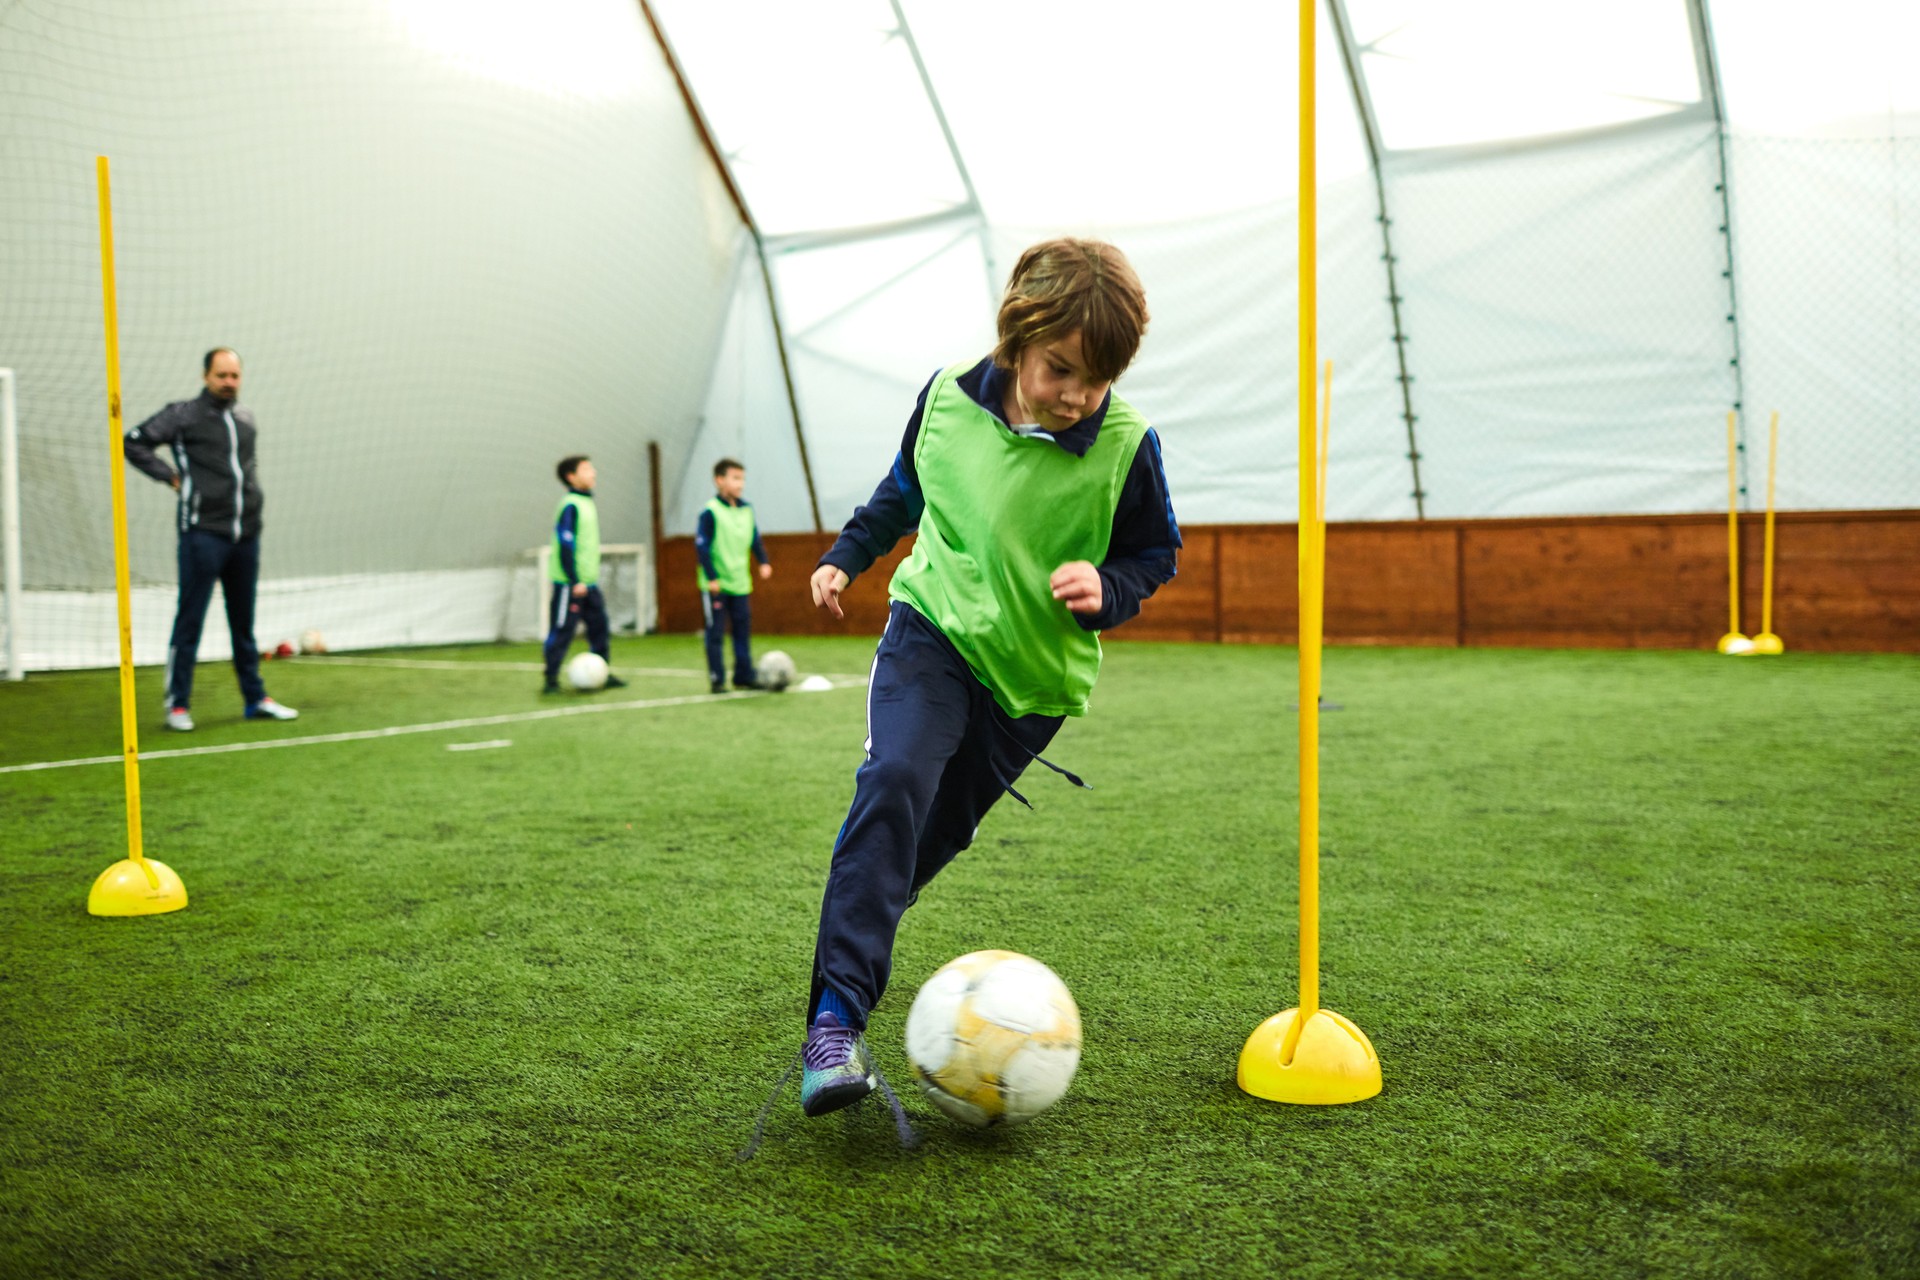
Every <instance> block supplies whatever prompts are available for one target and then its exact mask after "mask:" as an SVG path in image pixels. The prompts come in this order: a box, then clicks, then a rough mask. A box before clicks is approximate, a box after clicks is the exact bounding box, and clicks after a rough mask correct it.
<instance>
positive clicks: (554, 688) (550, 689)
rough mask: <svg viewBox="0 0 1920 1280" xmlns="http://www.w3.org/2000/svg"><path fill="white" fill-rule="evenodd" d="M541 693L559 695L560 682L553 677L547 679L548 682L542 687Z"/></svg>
mask: <svg viewBox="0 0 1920 1280" xmlns="http://www.w3.org/2000/svg"><path fill="white" fill-rule="evenodd" d="M540 692H542V693H558V692H560V682H559V681H558V680H555V679H554V678H553V677H551V676H549V677H547V682H546V683H545V684H543V685H541V686H540Z"/></svg>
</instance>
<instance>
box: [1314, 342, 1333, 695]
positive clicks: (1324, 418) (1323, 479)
mask: <svg viewBox="0 0 1920 1280" xmlns="http://www.w3.org/2000/svg"><path fill="white" fill-rule="evenodd" d="M1332 426H1333V361H1331V360H1329V361H1327V363H1326V374H1325V377H1324V378H1323V379H1322V382H1321V392H1320V441H1319V445H1318V447H1317V448H1316V450H1315V452H1314V476H1315V477H1316V487H1315V490H1314V495H1315V496H1314V509H1313V562H1314V580H1315V582H1316V583H1318V590H1319V592H1320V620H1321V631H1322V635H1323V638H1324V633H1325V630H1326V617H1327V436H1328V434H1329V432H1330V431H1331V429H1332ZM1320 675H1321V683H1322V684H1324V683H1325V681H1326V664H1325V663H1324V662H1323V663H1322V664H1321V672H1320ZM1323 695H1324V690H1323V689H1321V688H1319V687H1316V688H1315V690H1314V701H1315V703H1321V702H1322V699H1323Z"/></svg>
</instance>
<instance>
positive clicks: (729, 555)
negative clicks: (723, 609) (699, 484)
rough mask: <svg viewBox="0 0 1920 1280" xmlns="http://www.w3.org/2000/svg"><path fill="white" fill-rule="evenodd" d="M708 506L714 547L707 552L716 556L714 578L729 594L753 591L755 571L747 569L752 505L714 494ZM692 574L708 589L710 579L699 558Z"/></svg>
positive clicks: (703, 587)
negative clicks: (734, 502)
mask: <svg viewBox="0 0 1920 1280" xmlns="http://www.w3.org/2000/svg"><path fill="white" fill-rule="evenodd" d="M707 510H708V511H711V512H712V513H713V547H712V548H711V550H709V551H708V553H707V554H708V555H709V556H710V557H712V559H713V568H714V579H713V580H715V581H718V582H719V583H720V589H721V590H722V591H724V592H726V593H727V594H728V595H730V596H744V595H749V594H751V593H752V591H753V574H752V573H750V572H748V569H747V561H748V559H749V555H748V553H749V552H751V551H752V550H753V508H752V507H750V506H748V505H747V504H746V503H744V502H743V503H741V504H740V505H739V506H737V507H736V506H734V505H733V504H732V503H730V502H727V501H726V500H725V499H722V498H718V497H715V498H710V499H708V501H707ZM693 576H694V578H695V579H696V580H697V581H698V582H699V583H700V589H701V590H702V591H705V590H706V589H707V584H708V582H709V579H708V577H707V575H706V572H705V571H704V570H702V569H701V568H700V567H699V562H698V561H696V562H695V564H694V570H693Z"/></svg>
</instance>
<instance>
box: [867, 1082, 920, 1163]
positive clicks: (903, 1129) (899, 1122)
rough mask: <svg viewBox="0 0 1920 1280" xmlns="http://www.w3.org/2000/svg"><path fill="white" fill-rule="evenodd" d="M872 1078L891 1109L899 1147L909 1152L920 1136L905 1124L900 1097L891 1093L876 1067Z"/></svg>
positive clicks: (905, 1119) (891, 1089) (904, 1113)
mask: <svg viewBox="0 0 1920 1280" xmlns="http://www.w3.org/2000/svg"><path fill="white" fill-rule="evenodd" d="M873 1078H874V1079H875V1080H878V1081H879V1082H880V1092H882V1093H884V1094H886V1095H887V1105H888V1106H890V1107H892V1108H893V1129H894V1132H895V1133H897V1134H899V1135H900V1145H901V1146H902V1147H903V1148H905V1149H906V1150H909V1151H911V1150H912V1149H913V1148H914V1147H916V1146H918V1145H919V1143H920V1135H919V1134H917V1133H915V1132H914V1131H913V1126H912V1125H911V1124H909V1123H908V1122H907V1109H906V1108H905V1107H903V1106H901V1105H900V1095H899V1094H897V1093H895V1092H894V1091H893V1086H892V1085H890V1084H888V1083H887V1077H886V1076H885V1075H883V1074H881V1071H880V1068H879V1067H877V1066H876V1067H874V1069H873Z"/></svg>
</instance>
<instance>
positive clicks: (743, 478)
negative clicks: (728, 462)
mask: <svg viewBox="0 0 1920 1280" xmlns="http://www.w3.org/2000/svg"><path fill="white" fill-rule="evenodd" d="M713 487H714V488H716V489H718V490H719V491H720V496H721V497H723V498H725V499H726V500H727V501H729V502H738V501H740V495H741V494H742V493H745V492H746V489H747V473H746V472H745V471H744V470H742V469H741V468H739V467H728V468H727V469H726V470H725V471H722V472H721V473H720V474H719V475H717V476H715V477H714V478H713Z"/></svg>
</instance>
